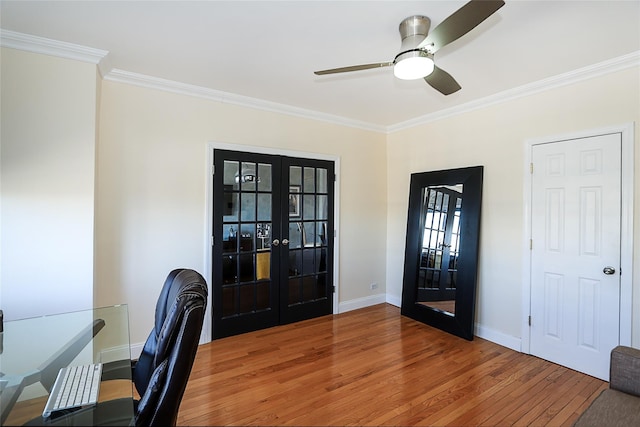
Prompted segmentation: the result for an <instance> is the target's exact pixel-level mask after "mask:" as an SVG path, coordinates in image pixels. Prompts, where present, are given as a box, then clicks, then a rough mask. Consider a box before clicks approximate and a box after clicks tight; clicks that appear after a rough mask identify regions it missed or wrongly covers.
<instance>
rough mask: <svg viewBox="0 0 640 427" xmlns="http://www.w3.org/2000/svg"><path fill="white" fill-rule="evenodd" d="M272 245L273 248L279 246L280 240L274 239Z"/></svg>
mask: <svg viewBox="0 0 640 427" xmlns="http://www.w3.org/2000/svg"><path fill="white" fill-rule="evenodd" d="M271 244H272V245H273V246H278V245H279V244H280V240H278V239H273V240H272V241H271Z"/></svg>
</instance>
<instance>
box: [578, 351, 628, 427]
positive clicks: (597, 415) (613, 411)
mask: <svg viewBox="0 0 640 427" xmlns="http://www.w3.org/2000/svg"><path fill="white" fill-rule="evenodd" d="M609 369H610V373H609V388H608V389H607V390H604V391H603V392H602V393H601V394H600V395H599V396H598V397H597V398H596V400H594V401H593V402H592V403H591V405H590V406H589V407H588V408H587V410H586V411H584V413H583V414H582V415H580V418H578V420H577V421H576V422H575V424H574V427H587V426H594V427H595V426H597V427H608V426H624V427H628V426H640V350H637V349H635V348H631V347H625V346H618V347H616V348H614V349H613V350H611V366H610V368H609Z"/></svg>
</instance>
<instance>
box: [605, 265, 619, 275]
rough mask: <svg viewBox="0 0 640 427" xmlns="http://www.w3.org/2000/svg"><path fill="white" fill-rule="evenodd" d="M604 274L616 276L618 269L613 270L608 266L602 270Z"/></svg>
mask: <svg viewBox="0 0 640 427" xmlns="http://www.w3.org/2000/svg"><path fill="white" fill-rule="evenodd" d="M602 272H603V273H604V274H607V275H609V276H610V275H612V274H615V272H616V269H615V268H613V267H608V266H607V267H605V268H603V269H602Z"/></svg>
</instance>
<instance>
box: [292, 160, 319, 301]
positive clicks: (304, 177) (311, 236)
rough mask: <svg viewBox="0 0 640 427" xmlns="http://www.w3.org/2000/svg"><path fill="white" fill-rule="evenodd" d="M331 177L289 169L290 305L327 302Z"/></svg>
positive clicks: (314, 170) (311, 169)
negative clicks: (329, 191) (322, 300)
mask: <svg viewBox="0 0 640 427" xmlns="http://www.w3.org/2000/svg"><path fill="white" fill-rule="evenodd" d="M327 180H328V173H327V169H325V168H319V167H310V166H305V167H300V166H290V167H289V268H288V271H289V280H288V287H289V289H288V303H289V305H290V306H291V305H296V304H304V303H307V302H311V301H317V300H319V299H324V298H327V297H328V295H327V287H326V284H327V265H326V256H327V239H326V237H327V234H326V233H327V218H328V188H329V185H328V182H327Z"/></svg>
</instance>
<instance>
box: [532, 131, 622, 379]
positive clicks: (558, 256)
mask: <svg viewBox="0 0 640 427" xmlns="http://www.w3.org/2000/svg"><path fill="white" fill-rule="evenodd" d="M629 132H630V129H629V127H626V128H623V129H621V130H610V131H600V132H592V133H588V134H582V135H576V136H572V137H562V138H561V137H559V138H552V139H549V140H545V141H537V142H530V143H529V147H528V155H529V159H528V160H529V162H530V165H527V168H528V169H529V168H530V177H529V179H528V180H527V181H528V182H526V184H525V185H528V187H529V189H528V192H527V191H525V193H526V194H525V196H526V197H527V201H528V203H529V205H528V207H527V211H526V212H527V214H528V216H529V218H530V220H529V221H528V236H529V238H528V242H527V243H528V246H529V247H528V250H527V253H526V261H527V262H525V269H526V273H525V274H526V277H525V280H526V281H525V284H526V286H525V297H524V299H523V303H524V309H525V310H526V311H525V313H526V314H527V316H526V317H527V320H526V330H525V329H524V328H523V351H525V352H529V353H530V354H533V355H536V356H539V357H541V358H544V359H546V360H550V361H552V362H555V363H558V364H561V365H563V366H567V367H569V368H572V369H575V370H578V371H580V372H584V373H587V374H589V375H592V376H595V377H598V378H601V379H604V380H608V368H609V358H610V351H611V349H612V348H613V347H615V346H616V345H618V344H625V343H630V341H631V297H630V295H631V278H632V272H631V267H632V264H631V263H632V259H631V248H632V242H631V241H630V240H632V229H630V227H632V194H633V193H632V191H631V188H630V187H632V183H633V179H632V176H630V174H631V171H632V160H631V164H629V161H628V160H626V159H625V157H627V158H629V157H631V158H632V157H633V156H632V150H633V145H632V143H631V144H630V143H629V141H633V139H632V138H630V135H629ZM630 150H631V153H629V151H630ZM629 166H631V168H629ZM630 218H631V221H629V219H630ZM622 272H624V274H621V273H622Z"/></svg>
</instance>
